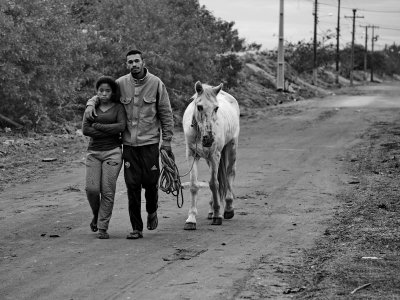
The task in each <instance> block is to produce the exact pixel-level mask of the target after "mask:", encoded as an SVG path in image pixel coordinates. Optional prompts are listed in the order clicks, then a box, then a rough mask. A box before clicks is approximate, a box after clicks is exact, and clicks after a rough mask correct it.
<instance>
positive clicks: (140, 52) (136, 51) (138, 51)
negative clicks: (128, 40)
mask: <svg viewBox="0 0 400 300" xmlns="http://www.w3.org/2000/svg"><path fill="white" fill-rule="evenodd" d="M135 54H139V55H140V58H141V59H143V53H142V51H140V50H138V49H133V50H129V51H128V53H126V57H128V56H129V55H135Z"/></svg>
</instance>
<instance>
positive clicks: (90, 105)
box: [84, 96, 99, 121]
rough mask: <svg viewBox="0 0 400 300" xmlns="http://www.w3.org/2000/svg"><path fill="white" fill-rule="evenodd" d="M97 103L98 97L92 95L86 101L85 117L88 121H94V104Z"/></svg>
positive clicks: (95, 115)
mask: <svg viewBox="0 0 400 300" xmlns="http://www.w3.org/2000/svg"><path fill="white" fill-rule="evenodd" d="M98 104H99V98H98V97H97V96H93V97H92V98H90V99H89V100H88V101H87V102H86V109H85V114H84V116H85V118H86V119H88V120H89V121H94V117H97V113H96V106H97V105H98Z"/></svg>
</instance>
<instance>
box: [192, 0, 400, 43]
mask: <svg viewBox="0 0 400 300" xmlns="http://www.w3.org/2000/svg"><path fill="white" fill-rule="evenodd" d="M314 2H315V0H284V33H283V35H284V40H285V41H288V42H294V43H296V42H298V41H306V42H308V41H312V40H313V37H314V16H313V12H314ZM199 3H200V5H205V7H206V8H207V9H208V10H209V11H211V12H212V14H213V15H214V16H215V17H216V18H220V19H222V20H225V21H229V22H231V21H234V22H235V27H234V28H235V29H237V30H238V33H239V37H241V38H245V39H246V42H247V43H248V44H250V43H253V42H255V43H257V44H262V48H261V49H266V50H273V49H276V48H277V47H278V38H279V37H278V35H279V5H280V0H199ZM340 6H341V8H340V26H339V28H340V39H339V44H340V47H341V48H343V47H345V46H346V45H347V44H351V39H352V30H353V21H352V16H353V9H357V11H356V16H357V18H356V23H355V43H357V44H362V45H364V44H365V26H378V27H379V28H377V27H375V28H374V35H375V36H378V39H377V40H376V42H374V49H375V50H380V49H383V47H384V45H385V44H388V45H392V44H393V43H396V45H400V0H341V1H340ZM317 7H318V14H317V15H318V26H317V40H318V41H321V42H324V43H325V44H330V43H333V44H334V45H336V27H337V17H338V0H318V6H317ZM328 34H331V36H332V38H331V39H330V40H328V39H325V38H324V37H326V36H327V35H328ZM367 34H368V35H367V36H368V46H367V47H368V48H369V49H371V36H372V27H369V28H367Z"/></svg>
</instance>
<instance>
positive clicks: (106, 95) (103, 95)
mask: <svg viewBox="0 0 400 300" xmlns="http://www.w3.org/2000/svg"><path fill="white" fill-rule="evenodd" d="M97 96H98V97H99V99H100V101H102V102H109V101H110V100H111V96H112V89H111V86H110V85H109V84H108V83H102V84H100V85H99V88H98V89H97Z"/></svg>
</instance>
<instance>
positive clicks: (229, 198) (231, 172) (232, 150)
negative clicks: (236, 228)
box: [224, 138, 238, 219]
mask: <svg viewBox="0 0 400 300" xmlns="http://www.w3.org/2000/svg"><path fill="white" fill-rule="evenodd" d="M237 140H238V139H237V138H236V139H233V140H232V141H230V142H229V143H228V144H227V145H226V158H227V170H226V175H227V177H228V178H227V179H228V190H227V193H226V199H225V209H224V218H225V219H232V218H233V216H234V215H235V212H234V207H233V199H234V194H233V181H234V180H235V175H236V149H237Z"/></svg>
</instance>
